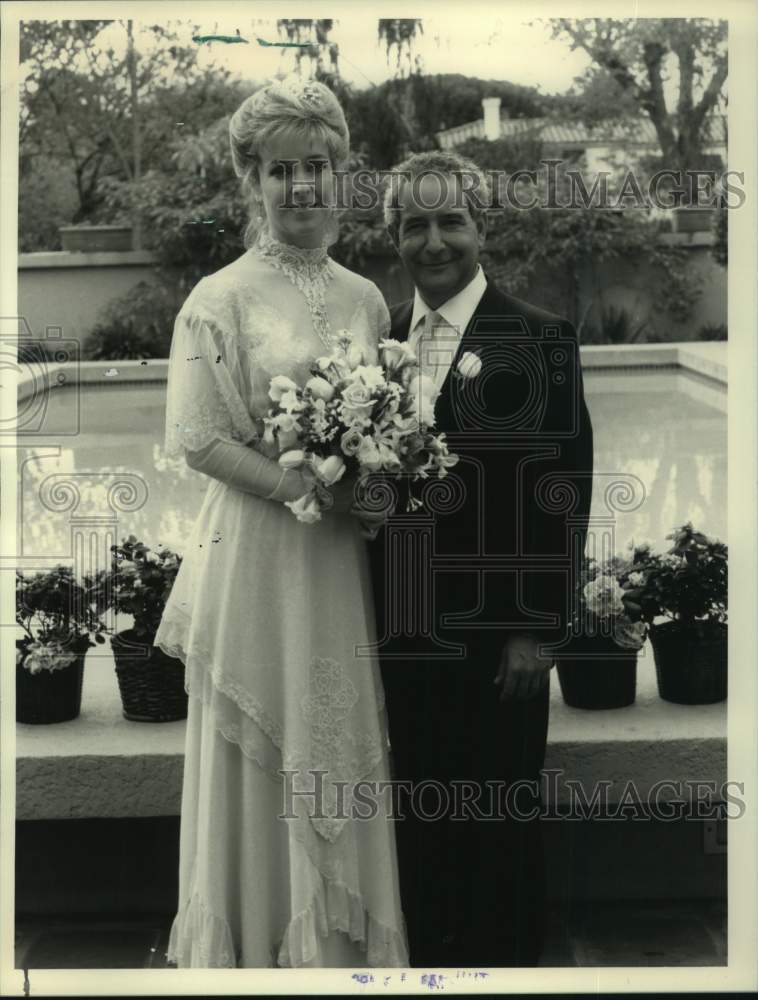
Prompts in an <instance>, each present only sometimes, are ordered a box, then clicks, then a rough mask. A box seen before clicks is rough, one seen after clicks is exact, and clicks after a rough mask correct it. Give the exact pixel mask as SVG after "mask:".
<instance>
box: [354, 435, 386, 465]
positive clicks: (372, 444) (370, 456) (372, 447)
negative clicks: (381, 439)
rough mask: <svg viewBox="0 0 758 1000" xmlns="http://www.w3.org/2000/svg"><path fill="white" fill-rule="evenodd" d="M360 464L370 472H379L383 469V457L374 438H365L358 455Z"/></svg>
mask: <svg viewBox="0 0 758 1000" xmlns="http://www.w3.org/2000/svg"><path fill="white" fill-rule="evenodd" d="M357 458H358V461H359V462H360V464H361V465H362V466H363V467H364V468H366V469H368V470H369V471H370V472H378V471H379V469H381V467H382V456H381V454H380V453H379V449H378V448H377V445H376V441H374V439H373V438H372V437H364V439H363V440H362V441H361V445H360V448H359V449H358V455H357Z"/></svg>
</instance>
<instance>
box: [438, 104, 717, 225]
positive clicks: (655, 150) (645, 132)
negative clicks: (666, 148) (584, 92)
mask: <svg viewBox="0 0 758 1000" xmlns="http://www.w3.org/2000/svg"><path fill="white" fill-rule="evenodd" d="M482 107H483V115H482V117H481V118H480V119H479V120H478V121H473V122H466V123H465V124H463V125H457V126H456V127H455V128H448V129H443V130H442V131H440V132H437V133H435V134H436V138H437V141H438V143H439V145H440V147H441V148H442V149H455V148H456V147H457V146H460V145H461V144H462V143H464V142H466V141H467V140H468V139H487V140H489V141H496V140H498V139H514V138H529V139H535V140H537V141H539V142H541V143H542V150H543V155H544V156H545V157H546V158H548V157H549V158H554V159H561V160H565V161H569V162H571V163H575V164H577V165H579V166H580V167H581V170H582V174H583V175H584V176H585V177H588V178H591V177H592V176H593V175H595V174H597V173H599V172H600V171H609V172H612V171H615V170H618V169H619V168H621V169H633V168H634V166H635V165H636V164H637V163H639V161H640V160H641V159H643V158H645V157H654V156H660V145H659V142H658V137H657V135H656V132H655V126H654V125H653V123H652V121H651V120H650V119H649V118H648V117H647V116H640V117H639V118H635V119H626V120H622V119H618V120H613V121H611V120H609V121H604V122H601V123H599V124H597V125H594V126H591V125H585V124H584V123H582V122H580V121H575V120H566V121H560V120H559V119H556V118H510V117H509V115H508V112H507V110H505V109H503V108H502V107H501V101H500V98H499V97H484V98H482ZM704 129H705V135H704V142H703V154H704V155H705V156H707V157H708V158H709V160H710V159H711V158H712V163H713V169H722V168H724V167H725V166H726V155H727V152H726V151H727V124H726V116H725V115H711V116H709V117H708V118H706V120H705V123H704ZM671 223H672V225H671V228H672V231H674V232H677V231H681V232H692V231H704V230H707V229H710V226H711V223H712V216H711V213H710V212H708V211H702V212H697V213H695V214H691V213H689V212H687V213H686V214H685V213H684V212H674V213H672V215H671Z"/></svg>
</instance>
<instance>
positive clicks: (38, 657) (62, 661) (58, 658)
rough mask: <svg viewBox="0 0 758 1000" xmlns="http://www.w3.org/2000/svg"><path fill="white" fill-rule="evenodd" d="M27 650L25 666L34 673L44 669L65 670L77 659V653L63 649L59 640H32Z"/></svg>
mask: <svg viewBox="0 0 758 1000" xmlns="http://www.w3.org/2000/svg"><path fill="white" fill-rule="evenodd" d="M27 650H28V651H27V655H26V659H25V660H24V667H25V668H26V669H27V670H28V671H29V672H30V673H32V674H38V673H40V671H42V670H49V671H51V672H52V671H53V670H63V668H64V667H67V666H69V665H70V664H71V663H73V662H74V660H75V659H76V653H72V652H71V651H70V650H66V649H63V647H62V646H61V645H60V643H57V642H49V643H43V642H32V643H30V644H29V645H28V646H27Z"/></svg>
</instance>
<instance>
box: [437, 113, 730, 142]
mask: <svg viewBox="0 0 758 1000" xmlns="http://www.w3.org/2000/svg"><path fill="white" fill-rule="evenodd" d="M500 135H501V136H502V137H503V138H506V137H509V136H515V135H531V136H533V137H534V138H536V139H540V140H541V141H542V142H546V143H582V144H584V145H592V144H598V145H603V146H605V145H607V144H608V143H619V144H624V145H627V146H628V145H630V144H631V145H641V146H646V145H657V144H658V137H657V135H656V132H655V127H654V126H653V123H652V122H651V121H650V119H649V118H647V117H644V118H633V119H627V120H626V121H624V120H621V119H619V120H613V121H605V122H601V123H599V124H598V125H595V126H594V127H591V126H587V125H585V124H584V123H583V122H578V121H571V120H568V121H561V120H560V119H557V118H503V117H501V119H500ZM437 138H438V139H439V142H440V145H441V146H442V147H443V148H444V149H447V148H449V147H451V146H457V145H458V144H459V143H461V142H465V141H466V139H474V138H476V139H483V138H484V122H483V121H482V120H481V119H480V120H479V121H474V122H466V124H464V125H458V126H456V127H455V128H448V129H443V130H442V131H441V132H437ZM703 141H704V143H705V144H706V145H710V144H715V145H721V144H724V143H726V119H725V116H724V115H711V116H710V117H708V118H707V119H706V121H705V126H704V135H703Z"/></svg>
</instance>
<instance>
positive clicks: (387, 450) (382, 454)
mask: <svg viewBox="0 0 758 1000" xmlns="http://www.w3.org/2000/svg"><path fill="white" fill-rule="evenodd" d="M377 450H378V452H379V458H380V459H381V463H382V468H384V469H386V470H387V472H395V471H397V470H398V469H399V468H400V467H401V464H402V463H401V462H400V458H399V457H398V455H397V452H396V451H395V449H394V448H393V447H392V446H391V445H389V444H386V443H385V442H384V441H379V442H377Z"/></svg>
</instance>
